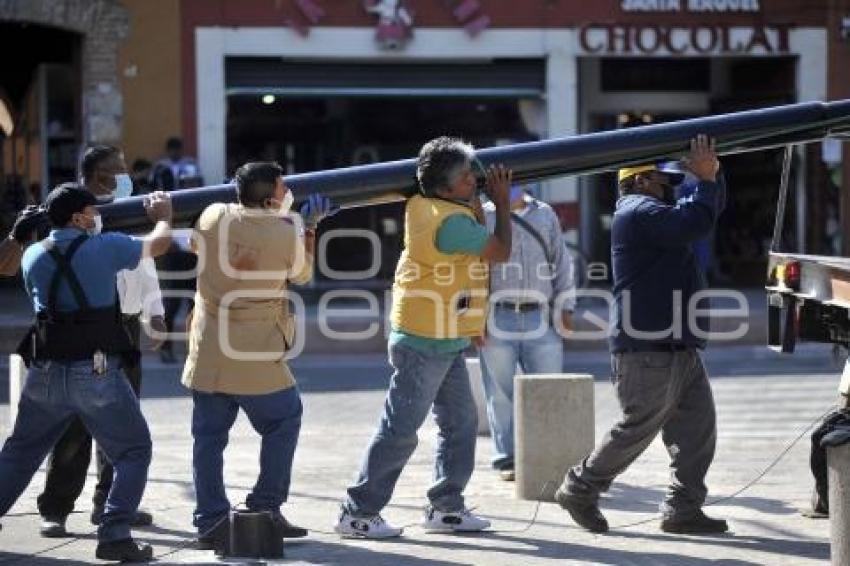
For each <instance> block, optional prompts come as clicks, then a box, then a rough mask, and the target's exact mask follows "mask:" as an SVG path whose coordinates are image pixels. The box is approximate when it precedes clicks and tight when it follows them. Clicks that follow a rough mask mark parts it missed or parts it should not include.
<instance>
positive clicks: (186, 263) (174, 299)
mask: <svg viewBox="0 0 850 566" xmlns="http://www.w3.org/2000/svg"><path fill="white" fill-rule="evenodd" d="M196 266H197V258H196V257H195V254H192V253H188V252H181V251H171V252H169V253H167V254H165V255H163V256H161V257H159V258H157V269H158V270H159V271H160V272H166V273H180V272H189V271H192V270H194V269H195V268H196ZM195 284H196V281H195V279H170V278H162V279H160V287H161V289H162V306H163V309H164V310H165V315H164V317H163V319H164V322H165V328H166V329H167V331H168V333H169V334H171V333H173V332H174V321H175V319H176V318H177V315H178V314H179V313H180V309H181V308H182V307H183V304H184V303H188V307H187V309H188V310H192V307H193V304H194V302H193V301H192V299H191V296H192V295H193V294H194V291H195ZM178 332H182V329H178ZM160 349H161V350H165V351H172V350H173V349H174V341H173V340H170V339H168V340H165V341H164V342H163V343H162V346H161V347H160Z"/></svg>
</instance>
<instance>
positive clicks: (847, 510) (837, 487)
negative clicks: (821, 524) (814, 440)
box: [826, 444, 850, 566]
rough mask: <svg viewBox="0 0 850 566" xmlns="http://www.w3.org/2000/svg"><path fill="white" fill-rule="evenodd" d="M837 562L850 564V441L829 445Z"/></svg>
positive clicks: (831, 513) (843, 565) (832, 528)
mask: <svg viewBox="0 0 850 566" xmlns="http://www.w3.org/2000/svg"><path fill="white" fill-rule="evenodd" d="M826 459H827V465H828V466H829V473H828V478H829V479H828V483H829V524H830V531H831V536H830V542H831V545H830V546H831V549H832V550H831V554H832V565H833V566H847V565H848V564H850V444H843V445H841V446H829V447H827V449H826Z"/></svg>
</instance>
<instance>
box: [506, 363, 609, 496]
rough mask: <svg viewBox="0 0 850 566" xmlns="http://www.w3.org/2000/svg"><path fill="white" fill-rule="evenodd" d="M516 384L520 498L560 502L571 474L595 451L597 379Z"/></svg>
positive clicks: (551, 377)
mask: <svg viewBox="0 0 850 566" xmlns="http://www.w3.org/2000/svg"><path fill="white" fill-rule="evenodd" d="M514 383H515V388H514V438H515V442H516V446H515V450H516V454H515V465H516V496H517V497H518V498H519V499H531V500H540V501H554V498H555V490H556V489H557V488H558V486H559V485H560V483H561V481H562V480H563V479H564V474H565V473H566V472H567V470H568V469H569V468H570V467H571V466H574V465H575V464H578V463H579V462H581V461H582V460H583V459H584V458H586V457H587V455H588V454H590V452H591V450H593V446H594V442H595V440H594V435H595V423H594V410H593V376H591V375H587V374H528V375H518V376H517V377H516V381H515V382H514Z"/></svg>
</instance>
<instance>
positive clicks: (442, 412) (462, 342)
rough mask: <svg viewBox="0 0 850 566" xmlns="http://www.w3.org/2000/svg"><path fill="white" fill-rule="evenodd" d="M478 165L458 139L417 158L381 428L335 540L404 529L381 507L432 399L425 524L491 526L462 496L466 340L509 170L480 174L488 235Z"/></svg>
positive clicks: (494, 251) (480, 300)
mask: <svg viewBox="0 0 850 566" xmlns="http://www.w3.org/2000/svg"><path fill="white" fill-rule="evenodd" d="M476 163H477V162H476V160H475V156H474V152H473V149H472V147H471V146H470V145H468V144H466V143H464V142H463V141H462V140H459V139H456V138H448V137H441V138H437V139H435V140H432V141H430V142H428V143H427V144H425V145H424V146H423V147H422V150H421V151H420V153H419V162H418V166H417V178H418V180H419V189H420V192H421V194H418V195H416V196H413V197H411V198H410V200H409V201H408V202H407V208H406V212H405V228H404V230H405V232H404V245H405V249H404V252H403V253H402V255H401V258H400V259H399V262H398V266H397V267H396V274H395V283H394V285H393V306H392V316H391V319H392V333H391V335H390V339H389V356H390V364H391V365H392V366H393V368H394V369H395V372H394V373H393V376H392V378H391V382H390V388H389V391H388V392H387V397H386V402H385V404H384V411H383V415H382V417H381V421H380V424H379V426H378V430H377V431H376V432H375V435H374V437H373V438H372V442H371V444H370V445H369V448H368V450H367V452H366V456H365V458H364V460H363V464H362V467H361V468H360V472H359V474H358V477H357V480H356V481H355V483H354V485H352V486H351V487H350V488H349V489H348V498H347V500H346V501H345V502H344V503H343V504H342V509H341V513H340V517H339V521H338V524H337V526H336V527H335V530H336V532H337V533H339V534H341V535H342V536H347V537H365V538H389V537H395V536H399V535H400V534H401V529H400V528H397V527H394V526H392V525H390V524H389V523H387V522H386V521H384V519H383V518H382V517H381V515H380V513H381V510H382V509H383V508H384V507H385V506H386V505H387V503H389V501H390V498H391V497H392V492H393V488H394V487H395V484H396V481H397V480H398V477H399V475H400V474H401V471H402V469H403V468H404V466H405V464H406V463H407V460H408V459H409V458H410V456H411V455H412V454H413V451H414V450H415V448H416V444H417V435H416V433H417V430H418V429H419V427H420V426H421V425H422V423H423V422H424V421H425V418H426V417H427V416H428V412H429V411H430V410H431V409H432V406H433V412H434V416H435V418H436V421H437V426H438V427H439V429H440V434H439V442H438V447H437V462H436V467H435V469H436V474H435V475H436V478H435V481H434V484H433V485H432V486H431V488H430V489H429V490H428V499H429V501H430V505H429V506H428V508H427V509H426V512H425V517H424V520H423V526H424V527H425V529H426V530H429V531H442V532H446V531H449V532H451V531H480V530H483V529H486V528H487V527H489V526H490V523H489V521H487V520H485V519H482V518H480V517H477V516H475V515H473V514H472V513H471V512H470V511H469V510H468V509H467V507H466V506H465V504H464V499H463V490H464V488H465V487H466V484H467V482H468V481H469V478H470V476H471V475H472V470H473V467H474V464H475V440H476V431H477V429H478V422H477V412H476V408H475V402H474V401H473V398H472V392H471V390H470V385H469V375H468V374H467V372H466V364H465V362H464V357H463V351H464V350H465V349H466V348H467V347H468V346H469V345H470V343H471V342H472V341H475V342H476V344H478V345H480V342H481V338H482V336H483V335H484V323H485V320H486V316H487V313H486V306H487V288H488V281H489V273H488V268H487V262H490V261H494V262H498V261H505V260H506V259H507V258H508V257H509V256H510V252H511V221H510V202H509V199H508V193H509V188H510V185H511V177H512V174H511V171H509V170H507V169H505V168H504V167H503V166H499V167H491V168H490V170H489V171H488V172H487V181H488V189H487V192H488V195H489V197H490V199H491V200H492V201H493V203H494V204H495V206H496V222H495V231H494V234H493V235H492V236H491V235H490V234H489V233H488V231H487V228H486V227H485V226H484V223H483V221H484V220H483V212H482V211H481V209H480V203H479V202H478V197H477V195H476V176H475V172H474V169H473V167H474V165H475V164H476Z"/></svg>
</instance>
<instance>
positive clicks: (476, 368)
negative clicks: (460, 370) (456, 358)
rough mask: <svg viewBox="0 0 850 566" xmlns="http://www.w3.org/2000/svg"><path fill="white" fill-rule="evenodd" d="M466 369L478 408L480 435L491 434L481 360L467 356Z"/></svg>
mask: <svg viewBox="0 0 850 566" xmlns="http://www.w3.org/2000/svg"><path fill="white" fill-rule="evenodd" d="M466 371H467V372H468V373H469V385H470V386H471V387H472V397H473V398H474V399H475V408H476V409H478V435H479V436H490V423H489V422H487V400H486V399H485V397H484V382H483V381H482V380H481V360H479V359H478V358H466Z"/></svg>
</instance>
